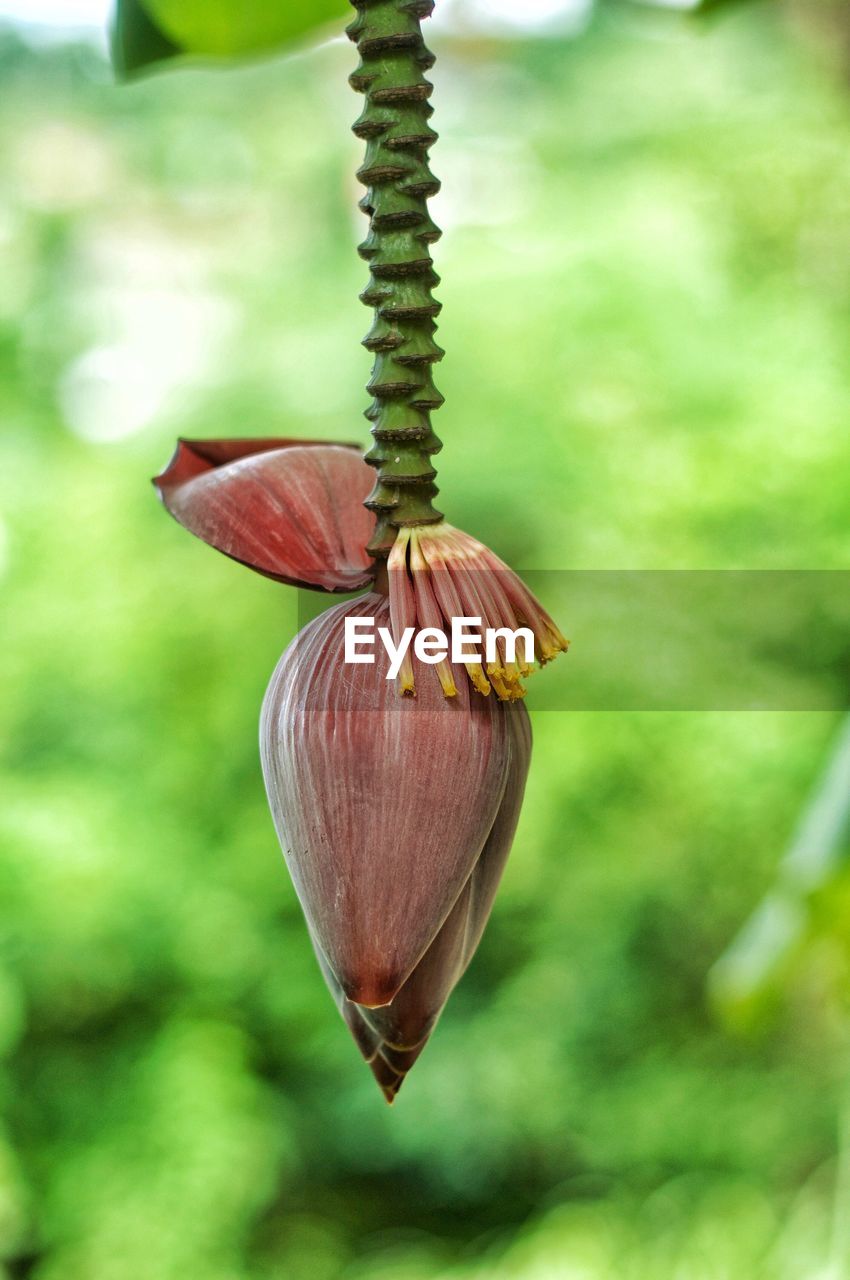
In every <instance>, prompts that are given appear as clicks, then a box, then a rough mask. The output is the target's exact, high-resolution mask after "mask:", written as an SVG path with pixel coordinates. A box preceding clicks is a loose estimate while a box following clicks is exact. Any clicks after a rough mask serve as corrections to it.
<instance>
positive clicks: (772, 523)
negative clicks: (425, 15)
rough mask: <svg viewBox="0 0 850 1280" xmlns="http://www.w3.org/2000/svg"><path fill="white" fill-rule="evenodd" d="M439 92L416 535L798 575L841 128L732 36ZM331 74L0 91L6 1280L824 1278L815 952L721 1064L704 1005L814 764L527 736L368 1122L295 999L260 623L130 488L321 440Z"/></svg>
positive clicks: (254, 609) (717, 729)
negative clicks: (237, 453)
mask: <svg viewBox="0 0 850 1280" xmlns="http://www.w3.org/2000/svg"><path fill="white" fill-rule="evenodd" d="M479 54H480V50H479V49H478V48H477V47H474V46H471V45H469V44H463V43H460V42H458V43H456V44H455V43H451V42H448V41H447V42H446V48H445V55H446V56H445V58H444V59H443V60H442V63H441V65H442V67H443V68H444V69H443V71H442V73H440V71H439V69H438V71H437V73H436V74H437V75H438V76H439V75H440V74H442V79H441V80H440V81H439V86H440V93H439V95H438V110H437V114H436V117H435V125H436V127H437V128H438V130H439V132H440V134H441V140H440V144H439V147H438V149H437V150H436V151H435V153H434V167H435V170H436V171H437V172H438V173H439V175H440V176H441V177H442V178H443V180H444V191H445V200H444V207H443V208H442V209H439V208H438V209H437V210H435V216H436V217H437V220H438V221H440V222H441V223H442V224H444V226H445V227H446V232H447V233H446V235H445V237H444V239H443V240H442V241H441V242H440V245H439V247H438V253H437V267H438V270H439V272H440V274H441V275H442V277H443V284H442V285H441V291H440V292H441V299H442V301H443V302H444V304H445V309H444V313H443V323H442V325H441V332H442V334H443V335H444V337H445V346H446V348H447V350H448V351H449V353H450V355H449V357H448V358H447V360H446V361H445V363H444V365H443V366H442V367H441V368H442V372H443V374H444V376H443V378H442V379H441V385H442V389H443V390H444V391H445V393H446V397H447V405H446V408H445V410H444V411H443V413H444V420H445V421H444V435H445V440H446V448H445V450H444V452H443V454H442V455H441V458H443V459H444V462H443V464H442V466H441V489H442V492H441V498H443V499H444V500H445V510H446V511H447V513H448V515H449V518H450V519H451V520H452V521H454V522H456V523H458V524H460V525H462V526H463V527H466V528H468V529H469V530H470V531H471V532H473V533H475V534H476V535H478V536H482V537H484V538H485V539H486V540H487V541H488V542H490V543H491V544H492V545H493V546H494V547H495V548H496V549H497V550H498V551H499V552H500V554H502V555H504V556H505V557H506V558H508V559H510V560H512V561H513V562H514V563H515V564H516V565H517V566H518V567H519V568H528V567H540V568H546V567H548V568H557V567H561V566H563V565H569V566H570V567H573V568H575V567H582V566H584V567H592V568H604V567H606V566H608V567H612V568H623V567H635V566H651V567H655V568H658V567H681V566H683V565H687V566H691V567H694V568H698V567H703V568H717V567H719V566H726V565H735V566H741V565H745V566H751V567H758V568H766V569H767V568H787V567H789V566H822V567H834V568H843V567H845V566H846V563H847V559H848V554H850V542H848V533H847V530H848V528H850V461H848V450H847V434H846V412H845V410H846V403H847V398H848V393H850V369H848V363H847V360H846V358H845V354H846V350H847V344H848V339H850V322H848V316H850V307H848V302H850V271H848V266H847V264H848V262H850V253H848V246H847V221H846V208H847V205H848V201H850V180H849V179H848V172H847V165H846V162H845V158H846V155H847V151H848V147H850V123H849V122H848V113H847V100H846V90H845V87H844V85H843V84H840V83H838V82H833V81H832V80H831V78H830V76H829V75H828V74H827V73H826V72H825V71H824V70H823V68H822V66H821V65H820V64H819V63H818V62H817V61H816V60H815V58H814V56H813V54H811V53H810V52H809V51H807V49H806V48H805V46H803V45H802V44H797V43H794V42H793V41H792V39H791V37H790V36H789V35H788V33H786V32H784V31H783V30H782V29H781V28H780V27H779V25H778V24H776V25H774V24H773V23H772V22H771V21H769V20H768V19H767V17H766V15H765V14H764V13H762V12H760V11H759V9H758V8H750V9H749V11H748V12H747V11H745V10H744V9H743V8H742V10H741V13H740V18H739V19H738V20H736V21H735V22H734V23H731V22H730V23H718V24H712V25H711V26H710V27H705V28H701V29H700V30H699V31H696V30H694V28H693V26H692V25H689V24H685V25H684V26H683V28H682V30H681V33H680V34H679V35H678V36H677V39H676V40H675V41H673V42H668V41H655V40H644V39H643V38H641V37H640V36H639V35H636V34H635V33H634V29H633V28H632V27H624V26H622V25H618V24H612V25H611V27H610V28H609V27H607V26H606V25H602V24H600V26H599V27H598V28H597V29H596V30H595V31H591V32H590V33H589V34H588V35H587V36H586V37H585V38H583V39H582V40H581V41H575V42H560V41H557V42H555V41H553V42H539V43H531V42H529V43H517V44H516V45H509V46H504V47H500V48H498V49H496V48H491V49H490V51H489V55H488V60H487V61H486V62H484V61H482V60H481V59H480V56H479ZM352 66H353V51H352V50H351V49H350V48H348V47H347V46H345V45H342V44H336V45H331V46H328V47H325V48H322V49H319V50H317V51H315V52H313V53H311V54H310V56H309V57H307V58H304V59H299V60H297V61H294V62H293V63H292V64H291V65H290V66H289V67H288V68H287V70H288V75H287V76H286V77H281V75H280V71H279V68H276V67H269V66H265V67H264V66H258V67H253V68H240V69H236V70H234V72H233V74H232V75H227V76H222V75H219V74H215V73H212V72H210V73H205V72H202V71H199V72H197V73H194V74H193V75H192V76H191V77H184V76H173V77H157V78H156V79H154V80H151V81H149V82H144V83H140V84H138V85H135V86H133V87H132V88H131V89H129V90H128V91H126V92H124V91H122V92H120V93H119V92H116V91H115V89H114V87H112V86H110V85H109V84H108V83H107V82H106V77H105V76H104V74H103V67H102V65H101V64H100V63H99V62H97V61H95V55H94V54H92V53H86V52H85V51H80V50H74V51H67V50H62V49H60V48H57V47H55V46H44V47H42V48H41V49H39V50H38V51H37V52H34V51H33V50H31V49H29V48H28V47H26V46H24V45H17V44H15V43H14V42H13V41H12V40H11V39H10V38H8V37H6V38H5V40H4V41H3V42H2V43H0V74H2V77H3V90H4V91H3V94H2V98H0V168H1V169H2V171H3V173H4V174H6V175H8V181H7V183H6V184H5V185H4V189H3V194H2V204H0V209H2V220H1V221H0V229H2V234H0V273H2V278H3V281H4V285H3V290H2V294H0V415H2V422H3V424H4V429H3V431H2V432H0V502H2V512H3V525H4V528H5V529H6V531H7V536H6V539H5V552H4V557H3V565H4V568H3V576H2V579H0V591H2V595H3V600H2V609H3V614H4V618H6V617H8V618H11V619H13V626H12V627H11V628H9V635H8V636H7V637H6V638H5V645H4V652H3V662H2V664H0V792H2V795H3V804H2V806H0V902H2V910H0V1258H2V1263H0V1274H2V1267H3V1266H4V1265H5V1266H6V1267H7V1269H8V1274H9V1275H10V1276H13V1277H22V1276H29V1277H30V1278H31V1280H176V1278H177V1277H180V1280H184V1278H185V1277H196V1276H197V1277H200V1278H202V1280H280V1277H286V1280H379V1278H380V1280H388V1278H389V1277H392V1280H434V1278H435V1277H440V1280H538V1278H539V1277H543V1276H546V1277H548V1276H557V1277H558V1278H559V1280H560V1277H561V1276H570V1275H572V1276H581V1277H583V1280H585V1278H587V1280H614V1278H615V1277H616V1280H621V1278H622V1277H625V1278H626V1280H674V1278H676V1280H681V1277H694V1278H696V1280H706V1278H707V1277H718V1278H720V1277H722V1280H800V1277H801V1276H811V1275H818V1274H820V1275H823V1274H833V1275H841V1274H842V1271H841V1269H840V1268H841V1267H842V1266H843V1267H844V1272H845V1273H846V1259H842V1258H841V1257H840V1256H836V1251H839V1250H840V1248H841V1239H840V1237H841V1233H840V1231H838V1230H837V1229H835V1224H834V1222H833V1211H834V1204H835V1197H836V1180H835V1162H836V1157H837V1156H838V1155H839V1153H840V1152H841V1141H840V1139H839V1136H838V1123H837V1120H838V1116H839V1113H840V1110H841V1108H842V1106H843V1098H842V1095H843V1093H844V1089H845V1084H844V1079H845V1077H846V1070H845V1058H844V1056H843V1053H844V1046H843V1031H842V1026H843V1023H842V1022H841V1019H840V1017H839V1015H838V1013H837V1011H836V1008H835V1003H834V997H833V996H832V995H831V992H832V991H833V990H834V983H833V982H832V979H831V975H832V969H833V965H834V963H835V962H834V961H833V958H832V956H831V953H829V952H827V953H824V951H823V949H822V948H821V949H820V950H819V951H818V954H817V955H816V956H814V955H813V956H812V957H810V960H809V963H808V965H807V966H806V968H805V969H804V970H802V971H801V972H800V973H799V975H798V976H797V978H796V981H795V985H794V988H793V990H792V992H791V999H790V1007H791V1013H790V1014H789V1015H786V1016H785V1017H784V1018H783V1019H781V1020H780V1021H779V1022H778V1023H777V1024H776V1025H775V1027H774V1029H773V1031H772V1032H771V1034H769V1035H768V1036H767V1038H765V1039H761V1040H752V1041H749V1040H746V1039H743V1040H739V1039H734V1038H732V1037H730V1036H729V1034H728V1033H727V1031H726V1030H725V1028H723V1027H722V1026H720V1025H718V1023H717V1022H716V1021H715V1019H714V1018H713V1016H712V1013H711V1010H710V1008H709V1006H708V1003H707V1001H706V998H705V980H706V975H707V974H708V972H709V970H710V969H711V966H712V964H713V963H714V961H715V960H716V959H717V957H718V956H719V955H721V954H722V953H723V951H724V950H725V948H726V947H727V946H728V944H729V942H730V940H731V939H732V938H733V937H734V936H735V935H736V933H737V932H738V930H739V928H740V926H741V925H742V923H743V922H744V921H745V920H746V919H747V918H748V917H749V915H750V914H751V912H752V910H753V908H754V907H755V905H756V904H757V903H758V902H759V901H761V899H762V897H763V895H764V893H765V892H766V890H767V889H768V888H769V886H770V885H771V884H772V883H773V879H774V876H775V871H776V865H777V862H778V860H779V858H780V856H781V854H782V851H783V850H784V848H785V847H786V845H787V843H788V838H789V835H790V833H791V831H792V830H793V828H794V825H795V822H796V819H797V815H798V814H799V812H800V809H801V807H802V806H803V804H804V802H805V800H806V797H807V795H808V793H809V791H810V788H811V786H812V784H813V782H814V780H815V779H816V777H817V775H818V773H819V772H820V769H821V766H822V761H823V757H824V753H825V751H826V750H827V747H828V744H829V743H830V741H831V740H832V738H833V735H834V732H835V729H836V727H837V726H836V724H835V721H834V718H833V717H832V716H830V715H826V714H809V713H800V712H794V713H787V714H783V713H756V712H741V713H737V714H731V713H725V714H724V713H712V714H709V713H705V714H699V715H697V714H691V713H677V714H669V715H668V714H652V715H641V714H637V713H630V714H621V713H616V712H610V713H606V714H599V713H587V712H584V713H572V714H567V713H555V712H545V713H540V714H537V715H536V716H535V725H534V729H535V738H536V746H535V758H534V761H533V764H532V773H531V780H530V787H529V793H528V798H527V802H526V805H525V809H524V813H523V818H522V823H521V827H520V831H519V834H518V838H517V842H516V846H515V849H514V853H513V855H512V859H511V863H510V864H509V867H508V871H507V874H506V878H505V882H504V885H503V890H502V892H501V894H500V897H499V900H498V902H497V905H496V909H495V913H494V917H493V920H492V922H491V926H490V928H489V930H488V933H487V935H486V937H485V939H484V942H483V945H482V948H481V951H480V952H479V954H478V956H477V957H476V959H475V962H474V964H473V966H472V967H471V969H470V971H469V973H468V974H467V975H466V977H465V978H464V980H463V982H462V983H461V985H460V987H459V988H458V990H457V992H456V993H455V996H454V997H453V999H452V1001H451V1003H450V1005H449V1007H448V1009H447V1012H446V1015H445V1017H444V1019H443V1020H442V1022H441V1024H440V1026H439V1027H438V1028H437V1031H436V1033H435V1035H434V1037H433V1040H432V1042H431V1044H430V1045H429V1047H428V1049H427V1051H426V1053H425V1054H424V1055H423V1057H422V1059H421V1061H420V1063H419V1064H418V1065H417V1068H416V1073H415V1076H414V1077H412V1078H411V1081H410V1083H409V1084H408V1085H407V1086H406V1090H405V1093H403V1094H402V1096H401V1099H400V1101H399V1103H398V1104H397V1106H396V1108H395V1109H394V1111H393V1112H390V1111H388V1110H387V1109H386V1108H384V1107H383V1106H382V1104H381V1102H380V1098H379V1097H378V1096H377V1094H376V1092H375V1089H374V1086H373V1085H372V1083H371V1081H370V1080H369V1079H368V1078H367V1074H366V1073H365V1072H364V1071H363V1068H362V1065H361V1063H360V1062H359V1061H358V1057H357V1053H356V1051H355V1049H354V1048H353V1046H352V1045H351V1043H350V1042H349V1038H348V1035H347V1033H346V1031H345V1028H344V1027H343V1026H342V1025H341V1023H340V1021H339V1018H338V1015H337V1013H336V1010H335V1009H334V1007H333V1005H332V1003H331V1001H330V999H329V998H328V996H327V993H326V991H325V990H324V987H323V984H322V980H321V977H320V975H319V973H318V971H317V969H316V966H315V962H314V960H313V957H312V954H311V949H310V945H309V942H308V940H307V938H306V935H305V930H304V926H303V922H302V920H301V918H300V912H299V910H298V906H297V903H296V901H295V897H294V893H293V890H292V888H291V885H290V884H289V881H288V879H287V877H286V873H285V870H284V868H283V865H282V860H281V858H280V854H279V851H278V849H277V846H276V843H275V837H274V832H273V829H272V824H271V820H270V818H269V816H268V813H267V811H266V806H265V799H264V796H263V789H262V782H261V778H260V771H259V763H258V758H257V746H256V723H257V716H258V710H259V705H260V699H261V697H262V693H263V689H264V686H265V683H266V681H267V679H268V676H269V675H270V673H271V671H272V668H273V667H274V664H275V662H276V660H277V657H278V655H279V654H280V652H281V650H282V648H283V646H284V645H285V644H286V643H287V641H288V639H289V637H290V636H291V634H292V633H293V630H294V627H295V625H296V617H295V608H296V601H295V596H294V593H291V592H289V591H287V590H286V589H284V588H279V587H277V586H276V585H275V584H273V583H270V582H265V581H262V580H261V579H259V578H257V577H254V576H252V575H251V574H249V573H247V572H245V571H243V570H241V569H240V568H239V567H238V566H236V565H234V564H232V563H229V562H227V561H226V560H225V559H224V558H222V557H220V556H216V555H215V554H214V553H213V552H211V551H209V550H208V549H207V548H206V547H204V546H203V545H201V544H200V543H198V542H196V541H193V540H192V539H190V538H188V537H187V536H186V535H185V534H184V533H183V532H182V531H181V530H179V529H178V528H177V527H176V526H175V525H174V524H173V523H172V522H171V521H169V520H168V518H167V517H166V516H165V515H164V513H163V512H162V510H161V509H160V508H159V507H158V505H157V503H156V501H155V499H154V496H153V493H152V491H151V489H150V486H149V484H148V483H147V477H148V476H150V475H152V474H154V472H155V471H156V470H158V469H159V467H160V466H161V465H162V463H163V462H164V461H165V459H166V458H167V457H168V455H169V453H170V450H171V448H172V445H173V439H174V437H175V436H176V435H177V434H186V435H192V434H194V435H214V434H221V435H227V434H236V433H244V434H252V433H265V432H269V433H275V434H281V435H286V434H292V435H296V434H304V435H307V436H311V437H313V436H316V437H327V438H329V439H333V438H343V439H352V438H357V435H358V433H360V436H361V438H362V439H363V440H364V442H365V441H366V440H368V430H367V424H366V423H365V422H364V421H363V419H362V417H361V410H362V407H363V393H362V386H363V383H364V381H365V379H366V377H367V376H368V364H369V361H368V357H367V356H366V355H365V354H364V352H363V351H362V349H361V348H360V346H359V339H360V337H361V336H362V332H363V328H364V325H363V319H364V313H363V310H362V308H361V306H360V304H359V302H358V300H357V293H358V290H359V289H360V288H362V274H363V273H362V263H360V262H359V261H358V259H357V255H356V252H355V248H354V246H355V244H356V242H357V240H358V238H359V236H360V229H359V228H358V227H357V226H356V225H353V223H352V198H353V193H354V183H353V180H352V178H351V174H352V171H353V169H354V168H355V167H356V165H357V163H358V155H357V151H358V148H357V146H356V144H355V143H354V141H353V140H352V139H351V137H350V135H349V134H348V131H347V125H348V123H349V121H350V119H351V116H352V114H353V112H354V111H355V110H356V106H357V103H356V99H355V98H354V97H353V95H352V94H351V93H350V91H349V90H348V88H347V86H346V85H345V77H346V75H347V73H348V72H349V71H350V70H351V69H352ZM358 423H359V424H360V425H359V426H358ZM542 513H545V514H542ZM564 622H565V625H566V627H567V629H569V625H570V619H569V617H567V618H565V619H564ZM563 661H564V662H565V664H568V663H569V661H570V658H569V657H568V658H566V659H564V660H563ZM835 662H836V663H837V662H838V659H836V660H835ZM545 678H546V673H544V674H542V675H540V676H537V677H535V679H536V680H537V679H539V680H543V679H545ZM834 678H835V667H834V666H833V667H832V668H828V667H826V666H825V669H824V683H825V687H829V688H831V687H832V681H833V680H834ZM824 910H825V908H824ZM847 910H848V908H847V902H846V899H845V898H844V897H843V896H842V899H841V900H840V901H839V902H838V903H837V904H835V905H834V907H833V921H834V927H835V929H836V931H839V930H843V931H846V928H847V925H846V923H845V921H846V917H847ZM824 971H825V972H824ZM845 1145H846V1143H845ZM844 1155H845V1159H846V1151H845V1153H844ZM838 1203H839V1204H840V1203H841V1201H840V1200H839V1202H838ZM829 1267H831V1268H832V1270H831V1272H829V1271H828V1268H829ZM4 1280H5V1277H4Z"/></svg>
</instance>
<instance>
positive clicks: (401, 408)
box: [347, 0, 443, 559]
mask: <svg viewBox="0 0 850 1280" xmlns="http://www.w3.org/2000/svg"><path fill="white" fill-rule="evenodd" d="M352 3H353V4H354V7H355V9H356V10H357V17H356V18H355V19H354V21H353V22H352V23H351V24H350V26H349V27H348V29H347V31H348V36H349V38H350V39H351V40H353V41H354V42H355V44H356V45H357V49H358V52H359V54H360V65H359V67H358V68H357V70H356V71H355V72H354V73H353V75H352V76H351V77H350V84H351V86H352V88H354V89H355V90H357V92H358V93H363V94H364V95H365V98H366V102H365V106H364V108H363V112H362V114H361V115H360V118H359V119H358V120H357V122H356V123H355V125H354V126H353V128H354V133H355V134H356V135H357V137H358V138H362V139H363V140H364V141H365V142H366V157H365V159H364V162H363V164H362V166H361V167H360V169H359V170H358V173H357V176H358V178H359V180H360V181H361V182H362V183H363V184H364V186H365V187H366V194H365V196H364V197H363V199H362V200H361V201H360V208H361V209H362V210H363V212H364V213H365V214H367V216H368V218H369V234H368V235H367V237H366V239H365V240H364V241H363V243H362V244H361V245H360V246H359V250H358V251H359V253H360V255H361V257H363V258H364V259H365V260H366V261H367V262H368V264H369V269H370V272H371V278H370V280H369V284H368V286H367V288H366V290H365V291H364V292H363V293H362V294H361V295H360V296H361V300H362V301H363V302H364V303H365V304H366V305H367V306H369V307H373V308H374V310H375V318H374V322H373V324H372V327H371V329H370V330H369V332H368V333H367V335H366V337H365V338H364V339H363V345H364V346H365V347H366V348H367V350H369V351H371V352H372V353H373V354H374V356H375V363H374V366H373V369H372V377H371V379H370V381H369V384H368V387H367V390H368V391H370V392H371V394H372V396H373V400H372V403H371V405H370V406H369V408H368V409H367V410H366V417H367V418H369V419H370V420H371V422H372V423H373V426H372V435H373V437H374V441H375V443H374V445H373V447H372V448H371V449H370V451H369V453H367V454H366V461H367V462H368V463H369V465H370V466H372V467H374V468H375V469H376V471H377V473H378V474H377V477H376V480H375V484H374V487H373V489H372V492H371V493H370V494H369V497H368V498H367V499H366V506H367V507H368V508H369V509H370V510H371V511H374V512H375V514H376V517H377V521H376V525H375V531H374V534H373V536H372V538H371V540H370V542H369V547H368V550H369V552H370V554H371V555H372V556H374V557H375V558H376V559H384V558H386V557H387V556H388V555H389V552H390V550H391V548H392V546H393V543H394V541H395V537H396V532H397V530H398V529H399V528H406V527H409V526H412V525H422V524H435V523H437V522H439V521H440V520H441V519H442V514H441V512H439V511H438V510H437V509H436V508H435V507H434V505H433V499H434V497H435V496H436V493H437V486H436V485H435V484H434V477H435V475H436V471H435V470H434V466H433V461H432V459H433V455H434V454H435V453H437V452H438V450H439V449H440V448H441V444H440V441H439V439H438V438H437V436H436V435H435V433H434V430H433V428H432V426H431V413H432V411H433V410H435V409H439V407H440V405H441V404H442V403H443V397H442V396H441V395H440V393H439V391H438V390H437V389H436V387H435V386H434V379H433V365H434V364H436V363H437V361H439V360H440V359H442V356H443V351H442V349H441V348H440V347H439V346H438V345H437V343H436V342H435V341H434V332H435V330H436V323H435V317H436V316H437V315H438V313H439V311H440V303H439V302H437V301H436V299H435V298H434V295H433V289H434V286H435V285H436V284H438V283H439V277H438V276H437V274H436V273H435V271H434V267H433V263H432V260H431V252H430V246H431V245H432V244H433V243H434V241H435V240H437V239H439V236H440V230H439V228H438V227H437V226H436V225H435V223H434V222H433V221H432V219H431V217H430V215H429V213H428V200H429V198H430V197H431V196H433V195H435V194H436V192H437V191H438V190H439V186H440V184H439V182H438V181H437V179H436V178H435V177H434V175H433V174H432V173H431V170H430V169H429V167H428V152H429V149H430V147H431V146H432V144H433V143H434V141H435V140H436V137H437V135H436V133H435V132H434V130H433V129H432V128H431V127H430V125H429V123H428V120H429V117H430V116H431V114H432V112H433V108H432V107H431V105H430V103H429V101H428V99H429V98H430V96H431V90H432V86H431V84H430V82H429V81H428V80H427V79H426V78H425V72H426V71H427V70H428V69H429V68H430V67H431V66H432V65H433V63H434V56H433V54H432V53H430V51H429V50H428V49H427V48H426V46H425V42H424V40H423V38H422V30H421V20H422V19H423V18H426V17H428V16H429V15H430V13H431V12H432V10H433V7H434V6H433V3H432V0H352Z"/></svg>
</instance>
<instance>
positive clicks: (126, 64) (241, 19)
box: [113, 0, 347, 75]
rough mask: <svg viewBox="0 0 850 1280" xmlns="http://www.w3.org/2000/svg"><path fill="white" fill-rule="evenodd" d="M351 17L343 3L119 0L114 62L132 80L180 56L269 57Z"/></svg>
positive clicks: (325, 0)
mask: <svg viewBox="0 0 850 1280" xmlns="http://www.w3.org/2000/svg"><path fill="white" fill-rule="evenodd" d="M346 11H347V10H346V6H345V4H344V3H343V0H286V3H284V4H269V3H268V0H238V3H234V0H117V3H116V9H115V20H114V38H113V49H114V52H113V60H114V63H115V67H116V70H117V71H118V73H119V74H121V75H129V74H132V73H133V72H136V71H141V70H143V69H144V68H145V67H148V66H150V65H152V64H154V63H157V62H160V61H162V60H163V59H164V58H170V57H173V56H175V55H176V54H181V53H182V54H196V55H200V56H202V57H212V58H232V57H241V56H243V55H245V54H252V53H264V52H267V51H270V50H274V49H279V48H281V47H282V46H284V45H285V44H287V43H288V42H290V41H292V40H300V39H303V37H304V36H307V35H309V34H311V33H312V32H313V31H315V30H316V29H317V28H319V27H321V26H322V25H323V24H324V23H326V22H330V21H332V20H333V19H335V18H336V19H339V20H340V21H341V20H342V18H343V16H344V15H345V13H346Z"/></svg>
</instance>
